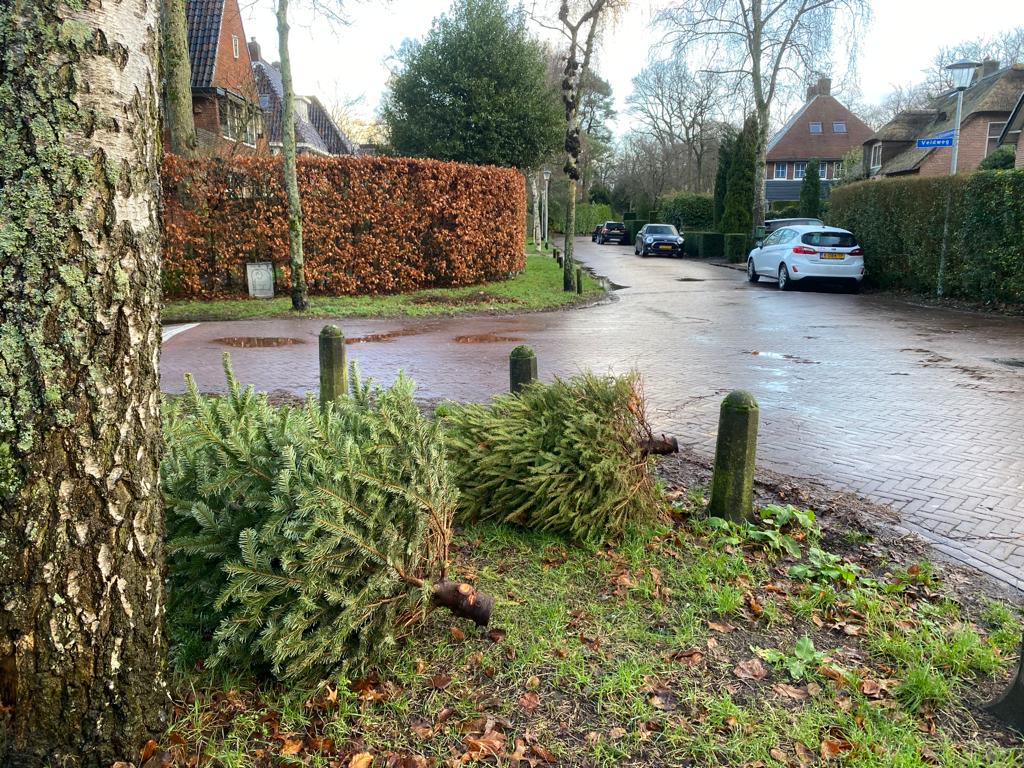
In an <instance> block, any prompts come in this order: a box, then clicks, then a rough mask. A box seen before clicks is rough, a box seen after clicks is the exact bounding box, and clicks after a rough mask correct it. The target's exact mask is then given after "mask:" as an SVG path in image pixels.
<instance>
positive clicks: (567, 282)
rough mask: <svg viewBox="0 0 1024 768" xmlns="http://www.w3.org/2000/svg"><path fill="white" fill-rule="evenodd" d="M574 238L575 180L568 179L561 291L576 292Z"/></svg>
mask: <svg viewBox="0 0 1024 768" xmlns="http://www.w3.org/2000/svg"><path fill="white" fill-rule="evenodd" d="M575 236H576V179H575V178H573V177H572V176H570V177H569V199H568V201H566V206H565V254H564V257H565V258H564V259H563V260H562V290H564V291H575V290H576V274H575V273H576V268H575V265H574V264H573V253H572V246H573V238H574V237H575Z"/></svg>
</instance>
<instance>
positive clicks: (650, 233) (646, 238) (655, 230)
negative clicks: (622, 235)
mask: <svg viewBox="0 0 1024 768" xmlns="http://www.w3.org/2000/svg"><path fill="white" fill-rule="evenodd" d="M633 253H635V254H636V255H638V256H650V255H651V254H654V253H657V254H659V255H664V256H682V255H683V236H682V235H680V234H679V232H678V230H677V229H676V228H675V227H674V226H672V225H671V224H644V225H643V227H641V228H640V231H639V232H637V233H636V242H635V243H634V244H633Z"/></svg>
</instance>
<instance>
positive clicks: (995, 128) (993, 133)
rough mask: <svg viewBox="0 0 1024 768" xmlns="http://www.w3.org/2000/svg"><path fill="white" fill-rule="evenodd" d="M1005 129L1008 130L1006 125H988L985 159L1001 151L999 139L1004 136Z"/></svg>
mask: <svg viewBox="0 0 1024 768" xmlns="http://www.w3.org/2000/svg"><path fill="white" fill-rule="evenodd" d="M1004 128H1006V123H989V124H988V141H987V142H985V157H988V156H989V155H991V154H992V153H993V152H995V151H996V150H997V149H999V137H1000V136H1002V135H1003V129H1004Z"/></svg>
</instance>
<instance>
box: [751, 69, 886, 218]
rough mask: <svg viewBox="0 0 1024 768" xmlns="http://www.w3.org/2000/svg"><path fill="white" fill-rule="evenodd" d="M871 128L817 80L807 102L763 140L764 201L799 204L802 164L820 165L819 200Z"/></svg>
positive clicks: (826, 82) (823, 81)
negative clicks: (814, 162)
mask: <svg viewBox="0 0 1024 768" xmlns="http://www.w3.org/2000/svg"><path fill="white" fill-rule="evenodd" d="M871 133H872V131H871V128H870V127H869V126H868V125H867V124H866V123H865V122H864V121H863V120H861V119H860V118H859V117H857V115H855V114H854V113H853V112H851V111H850V110H849V109H847V108H846V107H845V106H844V105H843V104H842V103H841V102H840V101H839V100H838V99H837V98H836V97H835V96H833V95H832V80H831V79H829V78H827V77H823V78H821V79H819V80H818V82H817V83H815V84H814V85H812V86H810V87H809V88H808V89H807V101H806V103H804V105H803V106H802V107H801V108H800V109H799V111H797V113H796V114H795V115H793V116H792V117H791V118H790V119H789V120H788V121H787V123H786V124H785V125H784V126H783V127H782V129H781V130H780V131H779V132H778V133H776V134H775V135H774V136H772V137H771V139H770V140H769V141H768V155H767V160H768V167H767V169H766V173H765V201H766V202H768V203H772V202H779V201H789V200H799V199H800V185H801V183H802V182H803V178H804V172H805V170H806V168H807V163H808V161H810V160H812V159H816V160H818V161H819V162H820V165H819V173H820V175H821V179H822V185H821V190H822V196H823V197H827V196H828V191H829V189H830V187H831V186H832V184H831V183H832V182H833V181H834V180H835V179H836V178H838V177H839V176H840V175H841V174H842V164H843V157H844V156H845V155H846V153H847V152H849V151H850V150H851V149H853V148H854V147H859V146H860V145H861V144H862V143H863V142H864V141H865V140H866V139H867V138H868V136H870V135H871Z"/></svg>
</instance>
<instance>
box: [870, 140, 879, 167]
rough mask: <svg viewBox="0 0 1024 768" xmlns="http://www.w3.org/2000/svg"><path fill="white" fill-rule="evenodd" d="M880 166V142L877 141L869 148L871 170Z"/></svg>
mask: <svg viewBox="0 0 1024 768" xmlns="http://www.w3.org/2000/svg"><path fill="white" fill-rule="evenodd" d="M881 167H882V144H881V142H879V143H878V144H875V145H874V146H873V147H872V148H871V170H873V171H876V170H878V169H879V168H881Z"/></svg>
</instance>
